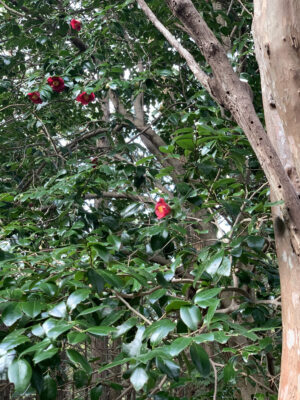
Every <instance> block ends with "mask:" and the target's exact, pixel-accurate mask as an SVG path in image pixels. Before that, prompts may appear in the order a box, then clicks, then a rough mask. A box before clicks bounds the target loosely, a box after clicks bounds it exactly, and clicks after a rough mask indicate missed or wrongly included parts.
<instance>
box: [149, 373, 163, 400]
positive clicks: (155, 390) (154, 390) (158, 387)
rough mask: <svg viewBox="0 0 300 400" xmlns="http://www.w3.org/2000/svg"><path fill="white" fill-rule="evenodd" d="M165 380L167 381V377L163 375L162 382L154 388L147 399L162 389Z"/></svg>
mask: <svg viewBox="0 0 300 400" xmlns="http://www.w3.org/2000/svg"><path fill="white" fill-rule="evenodd" d="M166 380H167V375H165V376H164V377H163V378H162V380H161V381H160V382H159V384H158V385H157V386H155V388H154V389H153V390H152V391H151V392H150V393H149V397H150V396H152V395H153V394H154V393H155V392H157V391H158V390H160V389H161V388H162V386H163V384H164V383H165V382H166Z"/></svg>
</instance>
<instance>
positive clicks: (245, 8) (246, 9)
mask: <svg viewBox="0 0 300 400" xmlns="http://www.w3.org/2000/svg"><path fill="white" fill-rule="evenodd" d="M238 2H239V3H240V5H241V6H242V7H243V10H245V11H246V12H247V13H248V14H250V15H251V17H252V18H253V14H252V12H251V11H249V10H248V8H247V7H246V6H245V5H244V4H243V3H242V1H241V0H238Z"/></svg>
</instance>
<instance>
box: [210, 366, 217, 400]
mask: <svg viewBox="0 0 300 400" xmlns="http://www.w3.org/2000/svg"><path fill="white" fill-rule="evenodd" d="M209 361H210V363H211V366H212V367H213V370H214V375H215V385H214V397H213V400H217V393H218V372H217V368H216V366H215V363H214V362H213V361H212V360H211V359H210V360H209Z"/></svg>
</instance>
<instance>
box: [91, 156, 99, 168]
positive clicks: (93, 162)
mask: <svg viewBox="0 0 300 400" xmlns="http://www.w3.org/2000/svg"><path fill="white" fill-rule="evenodd" d="M91 163H92V164H93V166H92V168H96V167H97V165H98V157H95V158H91Z"/></svg>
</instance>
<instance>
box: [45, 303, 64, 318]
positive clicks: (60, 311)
mask: <svg viewBox="0 0 300 400" xmlns="http://www.w3.org/2000/svg"><path fill="white" fill-rule="evenodd" d="M48 313H49V314H50V315H51V316H52V317H57V318H65V316H66V315H67V306H66V303H65V302H64V301H62V302H60V303H58V304H57V305H56V306H55V307H53V308H51V309H50V310H49V311H48Z"/></svg>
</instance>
